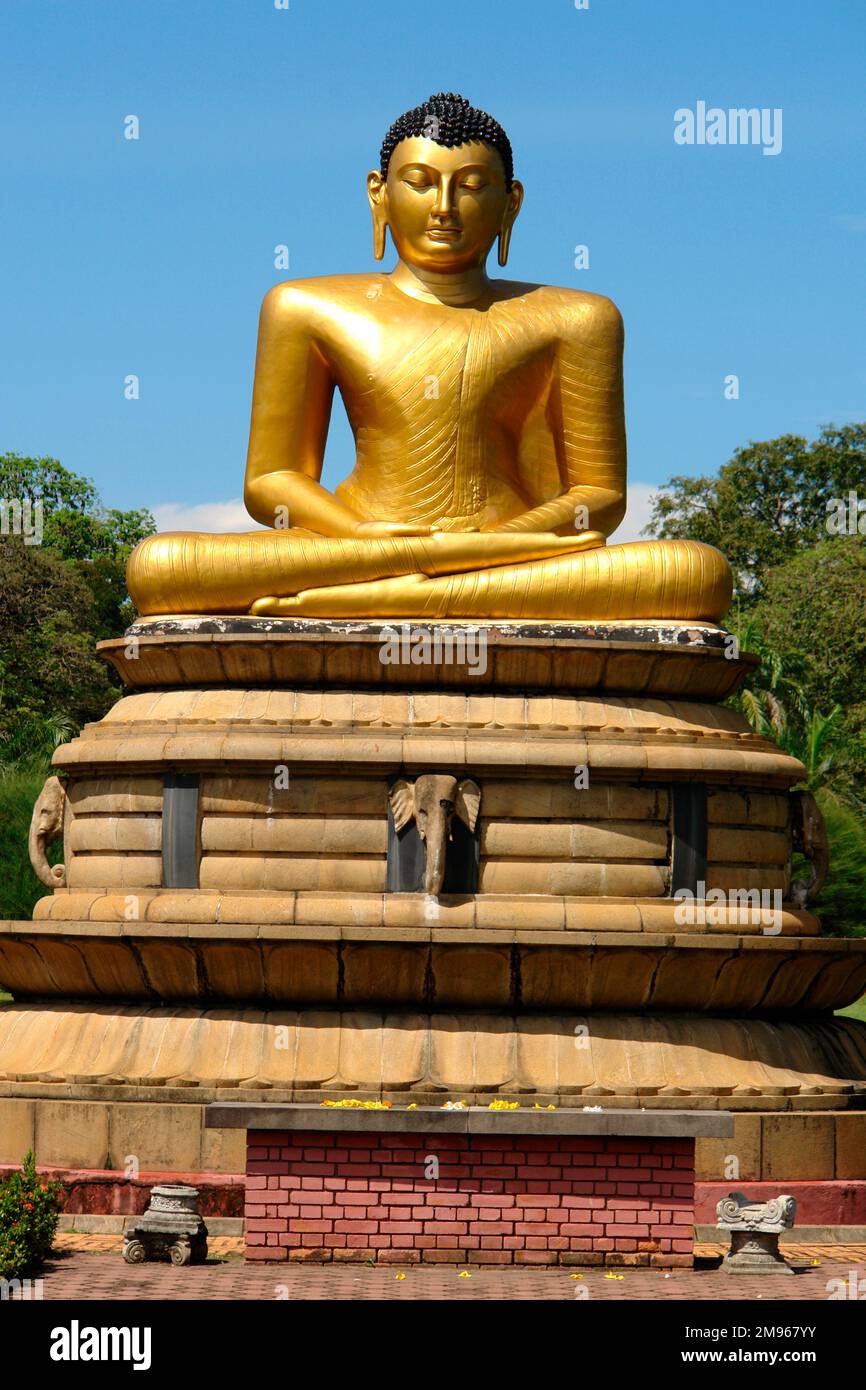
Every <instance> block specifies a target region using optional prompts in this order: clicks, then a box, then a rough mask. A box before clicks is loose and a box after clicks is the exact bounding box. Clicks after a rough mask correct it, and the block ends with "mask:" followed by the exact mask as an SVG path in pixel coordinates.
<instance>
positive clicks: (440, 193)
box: [433, 174, 456, 219]
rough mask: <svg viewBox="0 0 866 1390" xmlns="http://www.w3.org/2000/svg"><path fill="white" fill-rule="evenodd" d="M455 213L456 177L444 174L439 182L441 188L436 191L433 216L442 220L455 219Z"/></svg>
mask: <svg viewBox="0 0 866 1390" xmlns="http://www.w3.org/2000/svg"><path fill="white" fill-rule="evenodd" d="M455 213H456V209H455V206H454V175H453V174H443V175H442V177H441V178H440V180H439V187H438V188H437V190H436V201H435V203H434V204H433V216H434V217H439V218H442V219H445V218H448V219H453V218H454V216H455Z"/></svg>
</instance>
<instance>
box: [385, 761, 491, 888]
mask: <svg viewBox="0 0 866 1390" xmlns="http://www.w3.org/2000/svg"><path fill="white" fill-rule="evenodd" d="M388 798H389V801H390V803H391V813H392V815H393V817H394V827H395V829H396V830H397V831H400V830H403V829H404V828H405V827H406V826H407V825H409V823H410V822H411V821H412V820H414V821H415V823H416V825H417V827H418V835H419V836H420V838H421V840H422V841H423V844H424V849H425V854H426V869H425V873H424V892H425V893H426V894H428V896H430V897H433V898H436V897H438V896H439V893H440V891H441V889H442V883H443V880H444V878H445V853H446V846H447V842H448V841H449V840H450V839H451V837H452V835H451V826H452V823H453V820H454V817H455V816H457V817H458V818H459V819H460V820H462V822H463V824H464V825H465V826H466V828H467V829H468V830H469V831H471V832H474V830H475V825H476V823H477V820H478V811H479V808H480V806H481V788H480V787H479V786H478V783H477V782H473V781H472V779H471V778H469V777H464V778H463V780H462V781H460V782H458V780H457V778H456V777H451V776H448V775H441V774H438V773H427V774H425V775H424V776H422V777H418V778H417V779H416V780H415V781H414V782H409V781H407V780H406V778H405V777H401V778H400V779H399V781H397V782H395V783H394V785H393V786H392V787H391V789H390V791H389V793H388Z"/></svg>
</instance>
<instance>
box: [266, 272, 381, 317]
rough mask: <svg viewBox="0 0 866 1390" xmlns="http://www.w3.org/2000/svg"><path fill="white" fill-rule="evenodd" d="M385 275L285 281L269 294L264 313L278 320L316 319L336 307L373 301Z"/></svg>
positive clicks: (275, 286)
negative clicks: (373, 290)
mask: <svg viewBox="0 0 866 1390" xmlns="http://www.w3.org/2000/svg"><path fill="white" fill-rule="evenodd" d="M381 282H382V276H381V275H375V274H372V275H315V276H311V277H310V278H309V279H307V280H285V281H283V283H282V284H280V285H274V286H273V287H272V288H271V289H269V290H268V292H267V294H266V295H265V297H264V299H263V300H262V313H263V314H269V315H270V314H273V315H276V316H277V317H283V316H290V317H296V316H299V315H300V316H303V315H305V314H307V315H315V314H316V313H320V312H322V311H324V310H326V309H329V308H330V307H332V306H333V305H335V304H343V305H345V304H353V303H355V302H356V301H363V300H364V299H365V298H367V297H369V293H368V292H369V290H370V289H371V287H373V286H375V285H377V284H379V285H380V284H381Z"/></svg>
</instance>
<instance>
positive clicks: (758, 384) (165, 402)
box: [0, 0, 866, 539]
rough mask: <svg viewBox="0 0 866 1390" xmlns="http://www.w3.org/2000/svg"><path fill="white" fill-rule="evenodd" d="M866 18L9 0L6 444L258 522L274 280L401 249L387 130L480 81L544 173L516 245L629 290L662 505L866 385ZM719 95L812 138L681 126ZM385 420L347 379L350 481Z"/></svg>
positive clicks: (611, 6)
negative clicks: (369, 189)
mask: <svg viewBox="0 0 866 1390" xmlns="http://www.w3.org/2000/svg"><path fill="white" fill-rule="evenodd" d="M864 40H866V4H864V3H863V0H820V3H817V0H761V3H755V0H727V2H726V3H698V0H590V3H589V8H588V9H587V10H577V9H576V8H575V5H574V0H525V3H518V0H496V3H495V4H494V3H490V2H489V0H485V2H484V3H481V0H459V3H455V0H437V3H436V4H435V5H432V6H425V5H411V4H406V3H397V0H365V3H360V2H359V0H290V8H289V9H288V10H278V9H276V8H275V5H274V0H147V3H140V0H74V2H73V0H66V3H61V0H4V4H3V6H2V10H0V141H2V151H3V153H2V160H3V175H2V184H0V187H2V215H0V265H2V278H0V312H2V323H3V347H4V350H3V368H2V372H0V451H5V450H15V451H17V452H19V453H25V454H33V455H40V454H50V455H53V456H55V457H57V458H59V459H60V460H61V461H62V462H63V463H64V464H66V465H67V467H69V468H72V469H74V470H75V471H76V472H81V473H85V474H87V475H89V476H90V477H92V478H93V479H94V480H95V482H96V484H97V486H98V487H99V489H100V491H101V493H102V495H103V497H104V499H105V501H106V503H107V504H109V505H112V506H120V507H133V506H150V507H151V508H157V509H159V515H160V518H161V520H162V522H163V524H166V522H169V521H170V522H172V523H173V524H174V523H178V522H179V523H180V524H183V523H184V522H185V521H191V522H192V523H193V524H198V525H201V526H202V527H203V528H204V529H207V528H208V527H210V526H212V525H214V526H219V525H222V524H225V525H235V526H237V525H239V524H240V522H239V517H240V509H239V506H238V502H237V499H238V498H239V497H240V493H241V484H242V477H243V468H244V457H245V450H246V435H247V426H248V418H249V401H250V390H251V383H252V370H253V360H254V351H255V337H256V322H257V315H258V308H259V302H260V300H261V297H262V295H263V294H264V292H265V291H266V290H267V289H268V288H269V286H270V285H271V284H273V283H275V282H276V281H278V280H281V279H285V278H301V277H305V276H310V275H322V274H329V273H335V272H351V271H368V270H370V269H372V267H373V265H374V262H373V259H372V250H371V236H370V227H369V214H368V211H367V206H366V200H365V194H364V178H365V175H366V172H367V170H368V169H370V168H372V167H373V166H374V165H375V164H376V163H377V158H378V148H379V144H380V142H381V138H382V135H383V134H384V132H385V130H386V128H387V127H388V125H389V124H390V123H391V121H392V120H393V119H394V118H395V117H396V116H397V115H399V114H400V113H401V112H402V111H403V110H405V109H406V108H407V107H410V106H413V105H415V104H417V103H418V102H419V101H421V100H423V98H424V97H426V96H427V95H429V93H430V92H432V91H438V90H442V89H444V90H457V91H462V92H463V93H464V94H465V95H467V96H468V97H469V98H470V100H471V101H472V102H473V103H474V104H475V105H478V106H482V107H485V108H486V109H487V110H489V111H491V112H492V113H493V114H494V115H495V116H496V117H497V118H498V119H499V120H500V121H501V122H502V124H503V125H504V126H505V127H506V129H507V130H508V133H509V135H510V137H511V140H512V144H513V146H514V149H515V162H516V171H517V174H518V176H519V177H521V178H522V179H523V181H524V183H525V184H526V187H527V197H526V203H525V207H524V210H523V212H522V213H521V216H520V220H519V222H518V224H517V227H516V229H515V233H514V239H513V245H512V254H511V261H510V263H509V269H508V271H507V272H506V273H507V274H508V275H513V276H514V277H515V278H520V279H527V280H538V281H542V282H546V283H555V284H561V285H569V286H573V287H575V288H582V289H590V290H594V291H598V292H601V293H604V294H609V295H610V296H611V297H612V298H613V299H614V300H615V301H616V302H617V303H618V304H619V306H620V308H621V309H622V312H623V314H624V316H625V322H626V334H627V350H626V406H627V423H628V430H629V446H630V479H631V481H632V483H633V484H634V497H635V508H634V509H633V511H632V514H631V517H630V519H629V521H628V522H627V528H630V529H631V530H634V528H635V525H636V524H637V522H638V521H639V520H640V516H639V513H640V512H641V509H643V510H644V511H645V507H646V500H647V496H648V493H649V491H650V489H651V486H652V485H654V484H659V483H661V482H663V481H664V480H665V479H666V478H667V477H668V476H669V475H670V474H672V473H700V472H707V471H713V470H715V469H716V468H717V467H718V466H719V465H720V464H721V463H723V462H724V461H725V459H727V458H728V457H729V456H730V454H731V451H732V449H733V448H734V447H735V446H736V445H737V444H742V443H746V442H747V441H748V440H750V439H766V438H771V437H773V436H775V435H777V434H781V433H785V432H796V433H802V434H806V435H812V434H814V433H815V432H816V431H817V429H818V428H819V426H820V425H821V424H822V423H825V422H827V421H834V422H836V423H842V422H845V421H850V420H854V419H862V418H864V416H866V391H864V387H866V351H864V334H863V324H864V288H863V287H864V274H863V255H864V250H866V155H864V124H866V119H864V118H866V99H864V95H863V77H862V72H863V53H864ZM699 100H703V101H705V102H706V103H707V104H708V106H719V107H722V108H725V109H727V108H729V107H758V108H770V109H774V108H781V109H782V112H783V124H782V131H783V143H782V150H781V153H780V154H778V155H777V156H775V157H773V156H766V155H764V154H763V153H762V150H761V148H760V147H757V146H709V145H704V146H697V145H695V146H681V145H677V144H676V143H675V142H674V139H673V131H674V112H675V111H676V110H677V109H678V108H682V107H690V108H693V109H694V108H695V106H696V103H697V102H698V101H699ZM130 114H134V115H137V116H138V117H139V119H140V123H141V130H140V139H139V140H138V141H129V140H125V139H124V138H123V122H124V117H125V116H127V115H130ZM281 243H285V244H287V245H288V247H289V251H290V269H289V271H288V272H284V271H278V270H276V269H275V268H274V247H275V246H276V245H277V244H281ZM578 244H586V245H587V246H588V247H589V252H590V265H589V269H587V270H577V269H575V266H574V248H575V246H576V245H578ZM391 259H392V256H391V252H390V251H389V261H388V262H387V264H389V265H390V263H391ZM491 270H492V273H496V272H495V270H494V268H493V267H491ZM130 373H135V374H136V375H138V376H139V378H140V383H141V396H140V399H139V400H137V401H128V400H126V399H124V390H123V383H124V378H125V377H126V376H127V375H128V374H130ZM729 374H736V375H737V376H738V377H739V381H740V398H739V399H738V400H726V399H725V395H724V379H725V377H726V376H727V375H729ZM351 446H352V441H351V435H350V434H349V431H348V427H347V425H346V423H345V419H344V417H343V415H342V410H341V408H338V409H337V410H336V411H335V415H334V420H333V423H332V434H331V439H330V441H329V447H328V457H327V464H326V472H325V478H324V481H325V482H326V484H328V485H330V486H333V485H334V484H335V483H336V482H337V481H339V479H340V477H342V476H343V475H344V474H345V473H346V472H348V471H349V469H350V467H351V460H352V447H351ZM171 504H173V505H174V508H175V510H174V511H173V512H172V510H171ZM623 535H624V533H620V538H621V539H622V538H623Z"/></svg>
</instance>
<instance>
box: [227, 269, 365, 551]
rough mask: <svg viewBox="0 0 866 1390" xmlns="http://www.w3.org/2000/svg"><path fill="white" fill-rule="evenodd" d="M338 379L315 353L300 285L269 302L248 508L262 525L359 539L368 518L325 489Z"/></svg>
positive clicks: (259, 361) (263, 321)
mask: <svg viewBox="0 0 866 1390" xmlns="http://www.w3.org/2000/svg"><path fill="white" fill-rule="evenodd" d="M333 394H334V379H333V376H332V374H331V371H330V368H329V366H328V364H327V362H326V361H325V358H324V356H323V355H322V353H321V352H320V350H319V348H318V346H317V345H316V343H315V341H314V338H313V334H312V332H311V325H310V308H309V301H308V299H307V297H306V295H304V293H303V291H301V290H299V289H297V288H296V287H295V286H293V285H275V286H274V288H273V289H272V290H270V291H269V292H268V294H266V295H265V299H264V303H263V304H262V312H261V318H260V320H259V341H258V349H257V352H256V372H255V382H254V385H253V410H252V420H251V422H250V443H249V451H248V454H247V471H246V479H245V482H244V502H245V503H246V507H247V511H248V512H249V513H250V515H251V516H253V517H255V519H256V521H260V522H262V524H263V525H265V526H273V525H274V524H275V521H276V518H277V517H278V516H279V515H280V513H279V512H278V510H277V509H278V508H280V507H285V508H288V523H289V525H290V526H298V527H302V528H304V529H307V530H310V531H315V532H317V533H318V534H319V535H323V536H349V535H352V533H353V532H354V530H355V528H356V526H357V525H358V524H359V522H360V521H361V519H362V518H361V517H359V516H357V515H356V513H354V512H353V511H351V510H350V509H349V508H348V507H347V506H345V505H344V504H343V503H342V502H338V501H337V499H336V497H334V496H333V495H332V493H330V492H328V490H327V489H326V488H323V487H322V486H321V484H320V482H319V479H320V477H321V475H322V462H323V459H324V454H325V440H326V438H327V434H328V424H329V421H330V417H331V401H332V398H333Z"/></svg>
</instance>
